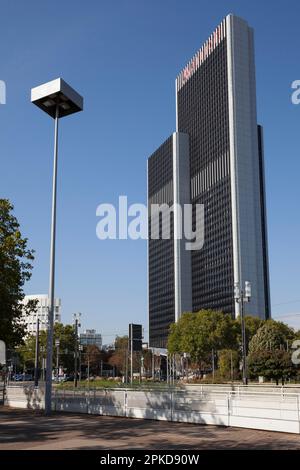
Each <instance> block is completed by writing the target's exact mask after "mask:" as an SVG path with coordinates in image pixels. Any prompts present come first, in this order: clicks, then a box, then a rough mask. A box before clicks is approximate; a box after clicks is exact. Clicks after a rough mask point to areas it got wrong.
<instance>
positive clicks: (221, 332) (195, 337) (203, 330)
mask: <svg viewBox="0 0 300 470" xmlns="http://www.w3.org/2000/svg"><path fill="white" fill-rule="evenodd" d="M227 348H228V349H236V348H237V341H236V331H235V321H234V320H233V319H232V318H231V316H230V315H226V314H224V313H222V312H217V311H214V310H200V311H199V312H197V313H185V314H183V315H182V316H181V318H180V319H179V320H178V322H177V323H176V324H173V325H172V326H171V329H170V335H169V338H168V350H169V352H170V353H183V352H186V353H188V354H189V355H190V357H191V360H192V361H193V362H196V363H198V364H199V363H200V362H202V361H207V359H208V356H209V355H210V354H211V351H212V349H214V350H215V351H218V350H220V349H227ZM209 361H210V359H209Z"/></svg>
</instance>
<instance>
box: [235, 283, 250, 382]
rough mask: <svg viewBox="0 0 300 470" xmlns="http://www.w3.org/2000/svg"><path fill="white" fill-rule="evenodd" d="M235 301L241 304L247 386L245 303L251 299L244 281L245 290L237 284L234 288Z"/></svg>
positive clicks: (248, 285)
mask: <svg viewBox="0 0 300 470" xmlns="http://www.w3.org/2000/svg"><path fill="white" fill-rule="evenodd" d="M234 298H235V301H236V302H238V303H240V304H241V328H242V354H243V384H244V385H247V384H248V377H247V345H246V326H245V310H244V304H245V302H250V299H251V283H250V282H249V281H245V290H243V289H242V288H241V286H240V284H239V283H235V286H234Z"/></svg>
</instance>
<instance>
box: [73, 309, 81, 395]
mask: <svg viewBox="0 0 300 470" xmlns="http://www.w3.org/2000/svg"><path fill="white" fill-rule="evenodd" d="M80 317H81V313H80V312H78V313H73V318H74V328H75V351H74V387H77V382H78V377H77V375H78V327H80V326H81V324H80Z"/></svg>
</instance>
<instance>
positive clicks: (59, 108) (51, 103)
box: [31, 78, 83, 415]
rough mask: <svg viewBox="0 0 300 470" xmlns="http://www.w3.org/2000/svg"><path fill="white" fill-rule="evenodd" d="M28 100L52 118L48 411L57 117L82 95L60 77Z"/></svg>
mask: <svg viewBox="0 0 300 470" xmlns="http://www.w3.org/2000/svg"><path fill="white" fill-rule="evenodd" d="M31 102H32V103H33V104H35V105H36V106H38V107H39V108H40V109H42V111H44V112H45V113H47V114H48V115H49V116H51V117H52V118H53V119H54V159H53V180H52V212H51V242H50V276H49V306H48V331H47V367H46V390H45V413H46V415H49V414H50V413H51V394H52V368H53V364H52V356H53V323H54V284H55V234H56V195H57V157H58V120H59V119H60V118H62V117H64V116H68V115H69V114H73V113H76V112H78V111H82V109H83V98H82V97H81V96H80V95H79V94H78V93H77V92H76V91H75V90H74V89H73V88H71V87H70V86H69V85H68V84H67V83H66V82H65V81H64V80H63V79H62V78H57V79H56V80H52V81H51V82H48V83H44V84H43V85H40V86H37V87H35V88H32V90H31Z"/></svg>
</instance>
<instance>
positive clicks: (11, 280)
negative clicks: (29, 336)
mask: <svg viewBox="0 0 300 470" xmlns="http://www.w3.org/2000/svg"><path fill="white" fill-rule="evenodd" d="M12 211H13V205H12V204H11V203H10V202H9V201H8V199H0V335H1V337H0V339H1V340H3V341H5V343H6V345H7V346H8V347H9V348H13V347H14V346H16V345H18V344H20V343H22V338H23V336H24V333H25V328H24V325H23V324H22V323H21V322H20V319H21V316H22V304H21V302H22V300H23V298H24V292H23V286H24V284H25V282H26V281H28V280H29V279H30V277H31V270H32V264H31V263H32V261H33V259H34V256H33V253H34V252H33V250H30V249H29V248H28V247H27V238H23V237H22V235H21V232H20V225H19V222H18V220H17V218H16V217H15V216H14V215H13V214H12ZM26 308H27V310H29V311H30V310H31V309H34V305H33V303H29V304H28V305H27V307H26Z"/></svg>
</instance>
